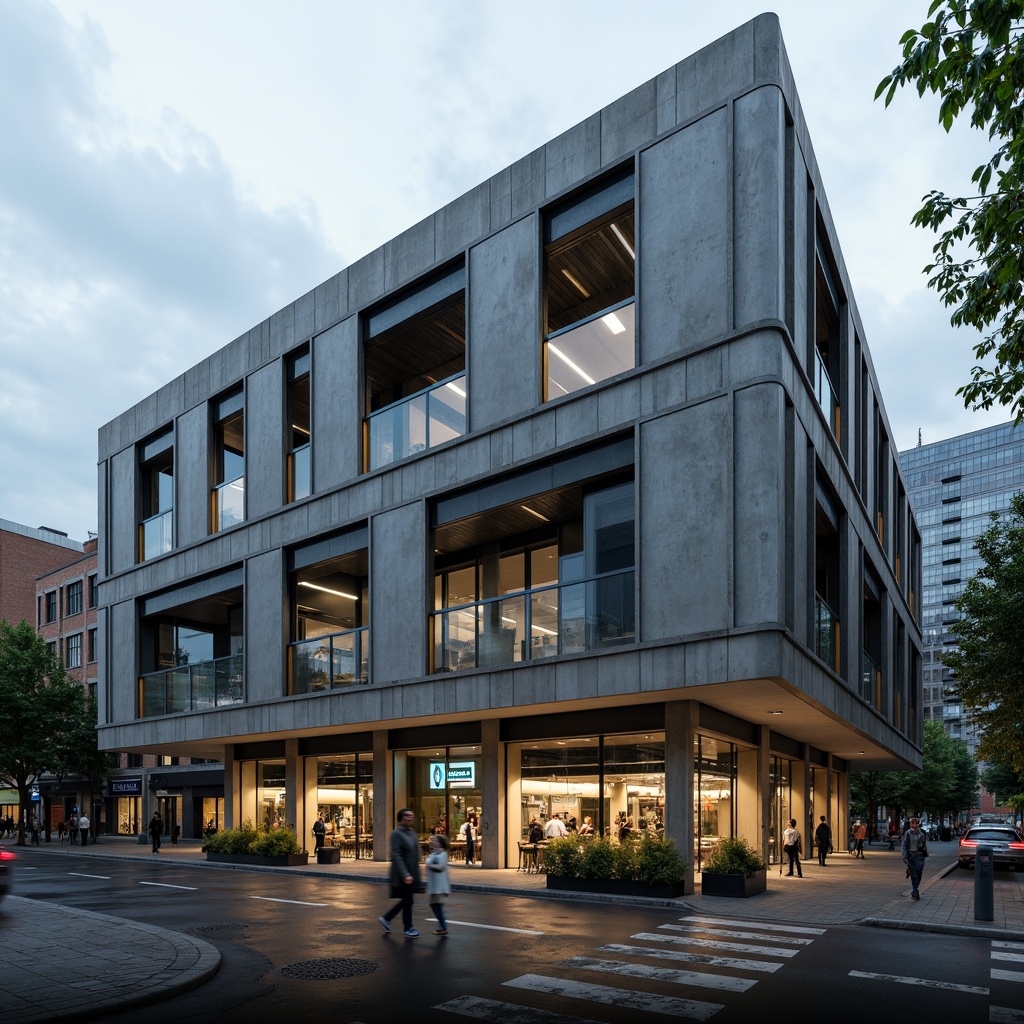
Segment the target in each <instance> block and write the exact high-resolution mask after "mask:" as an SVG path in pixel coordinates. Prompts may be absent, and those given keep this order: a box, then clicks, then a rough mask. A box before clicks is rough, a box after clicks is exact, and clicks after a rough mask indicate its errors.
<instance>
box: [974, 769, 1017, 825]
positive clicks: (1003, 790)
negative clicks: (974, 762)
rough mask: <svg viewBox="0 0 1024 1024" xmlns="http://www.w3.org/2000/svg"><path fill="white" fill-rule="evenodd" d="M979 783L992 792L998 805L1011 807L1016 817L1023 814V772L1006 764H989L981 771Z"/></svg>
mask: <svg viewBox="0 0 1024 1024" xmlns="http://www.w3.org/2000/svg"><path fill="white" fill-rule="evenodd" d="M981 784H982V785H983V786H984V787H985V788H986V789H987V790H988V791H989V792H990V793H991V794H992V796H993V797H994V798H995V801H996V804H997V805H998V806H1002V807H1012V808H1013V810H1014V814H1015V815H1016V817H1018V818H1020V817H1021V815H1022V814H1024V774H1021V773H1019V772H1015V771H1014V770H1013V769H1012V768H1007V767H1006V765H1002V764H989V765H986V766H985V767H984V768H983V769H982V771H981Z"/></svg>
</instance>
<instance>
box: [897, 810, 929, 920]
mask: <svg viewBox="0 0 1024 1024" xmlns="http://www.w3.org/2000/svg"><path fill="white" fill-rule="evenodd" d="M927 856H928V837H927V836H926V835H925V834H924V833H923V832H922V831H921V822H920V820H919V819H917V818H911V819H910V828H908V829H907V831H906V832H904V833H903V863H904V864H906V866H907V877H908V878H909V879H910V898H911V899H912V900H919V899H920V898H921V893H920V892H919V891H918V890H919V888H920V886H921V875H922V874H924V860H925V857H927Z"/></svg>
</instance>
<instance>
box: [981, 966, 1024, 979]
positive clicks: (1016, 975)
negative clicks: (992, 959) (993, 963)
mask: <svg viewBox="0 0 1024 1024" xmlns="http://www.w3.org/2000/svg"><path fill="white" fill-rule="evenodd" d="M988 976H989V977H990V978H991V979H992V980H993V981H1024V971H999V970H996V968H994V967H993V968H992V970H991V971H989V974H988Z"/></svg>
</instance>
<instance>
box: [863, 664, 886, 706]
mask: <svg viewBox="0 0 1024 1024" xmlns="http://www.w3.org/2000/svg"><path fill="white" fill-rule="evenodd" d="M860 695H861V697H863V698H864V700H866V701H867V702H868V703H869V704H872V705H874V706H875V707H881V703H882V670H881V669H880V668H879V667H878V663H877V662H876V661H875V659H874V658H872V657H871V655H870V654H868V652H867V651H861V654H860Z"/></svg>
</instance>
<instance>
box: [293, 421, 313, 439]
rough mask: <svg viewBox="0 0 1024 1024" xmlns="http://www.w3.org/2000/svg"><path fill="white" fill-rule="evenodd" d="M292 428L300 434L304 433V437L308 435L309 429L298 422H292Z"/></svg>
mask: <svg viewBox="0 0 1024 1024" xmlns="http://www.w3.org/2000/svg"><path fill="white" fill-rule="evenodd" d="M292 430H297V431H298V432H299V433H300V434H305V435H306V437H309V436H310V433H309V431H308V430H307V429H306V428H305V427H300V426H299V425H298V423H293V424H292Z"/></svg>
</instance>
